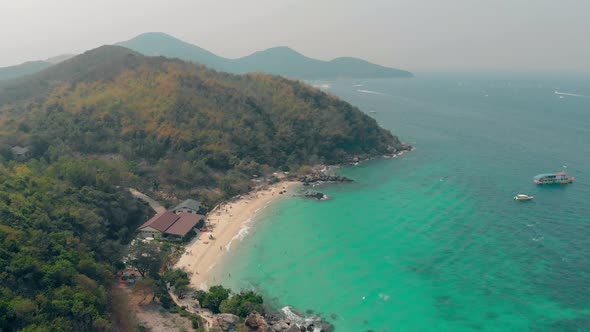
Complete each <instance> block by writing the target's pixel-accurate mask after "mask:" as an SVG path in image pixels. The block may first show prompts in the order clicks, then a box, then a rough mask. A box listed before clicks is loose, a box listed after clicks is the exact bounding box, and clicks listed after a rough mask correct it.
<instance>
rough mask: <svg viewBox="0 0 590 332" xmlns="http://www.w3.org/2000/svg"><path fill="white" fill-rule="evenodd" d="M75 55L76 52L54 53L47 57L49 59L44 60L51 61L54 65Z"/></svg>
mask: <svg viewBox="0 0 590 332" xmlns="http://www.w3.org/2000/svg"><path fill="white" fill-rule="evenodd" d="M75 56H76V54H62V55H56V56H54V57H51V58H49V59H47V60H45V61H47V62H50V63H52V64H54V65H55V64H58V63H60V62H63V61H66V60H68V59H71V58H73V57H75Z"/></svg>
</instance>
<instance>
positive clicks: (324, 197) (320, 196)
mask: <svg viewBox="0 0 590 332" xmlns="http://www.w3.org/2000/svg"><path fill="white" fill-rule="evenodd" d="M304 196H305V197H306V198H312V199H316V200H318V201H325V200H328V199H329V198H330V197H329V196H328V195H326V194H323V193H321V192H317V191H308V192H306V193H305V195H304Z"/></svg>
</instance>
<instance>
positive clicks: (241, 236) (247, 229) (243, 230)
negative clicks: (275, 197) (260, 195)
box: [225, 200, 272, 251]
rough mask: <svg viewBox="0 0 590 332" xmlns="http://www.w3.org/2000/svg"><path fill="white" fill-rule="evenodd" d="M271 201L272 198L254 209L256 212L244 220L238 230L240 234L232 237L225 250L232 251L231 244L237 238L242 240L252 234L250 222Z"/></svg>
mask: <svg viewBox="0 0 590 332" xmlns="http://www.w3.org/2000/svg"><path fill="white" fill-rule="evenodd" d="M271 203H272V200H270V201H268V202H267V203H266V204H264V206H263V207H261V208H258V209H256V210H254V214H253V215H252V217H250V218H248V220H246V221H245V222H244V225H242V227H241V228H240V231H239V232H238V234H236V235H234V237H232V238H231V240H230V241H229V243H228V244H226V245H225V250H226V251H230V249H231V244H232V243H233V242H234V241H235V240H239V241H242V240H243V239H245V238H246V236H247V235H248V234H250V228H251V227H250V226H249V224H250V223H251V222H252V218H254V217H255V216H256V215H257V214H258V212H260V211H261V210H264V209H266V207H267V206H269V205H270V204H271Z"/></svg>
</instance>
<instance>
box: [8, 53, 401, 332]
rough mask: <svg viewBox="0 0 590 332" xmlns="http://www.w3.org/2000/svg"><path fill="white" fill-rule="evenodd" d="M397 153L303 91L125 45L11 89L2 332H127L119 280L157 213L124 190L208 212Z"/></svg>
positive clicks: (356, 118) (387, 137)
mask: <svg viewBox="0 0 590 332" xmlns="http://www.w3.org/2000/svg"><path fill="white" fill-rule="evenodd" d="M15 146H22V147H27V148H28V149H29V152H30V154H26V155H24V156H22V155H21V156H18V155H15V152H14V151H21V150H22V149H21V150H18V149H17V150H14V149H13V147H15ZM400 147H401V143H400V142H399V140H398V139H397V137H395V136H393V135H392V134H391V133H390V132H389V131H387V130H384V129H382V128H380V127H379V126H378V125H377V123H376V122H375V120H373V119H372V118H370V117H368V116H367V115H365V114H364V113H362V112H361V111H359V110H358V109H356V108H355V107H353V106H351V105H349V104H348V103H345V102H343V101H341V100H339V99H338V98H336V97H333V96H329V95H327V94H325V93H323V92H320V91H319V90H316V89H314V88H311V87H310V86H307V85H305V84H303V83H300V82H295V81H290V80H287V79H284V78H280V77H275V76H269V75H263V74H251V75H244V76H238V75H232V74H225V73H219V72H216V71H213V70H210V69H207V68H206V67H203V66H199V65H195V64H189V63H185V62H182V61H180V60H170V59H166V58H163V57H145V56H143V55H140V54H138V53H136V52H133V51H130V50H128V49H125V48H122V47H115V46H104V47H100V48H98V49H95V50H93V51H89V52H87V53H85V54H83V55H80V56H77V57H74V58H72V59H69V60H66V61H64V62H61V63H59V64H57V65H55V66H52V67H50V68H48V69H46V70H44V71H42V72H40V73H38V74H35V75H32V76H29V77H26V78H21V79H18V80H12V81H6V82H2V83H1V84H0V330H4V331H13V330H21V329H22V330H25V331H88V330H116V329H117V328H119V329H120V328H121V326H122V325H121V322H120V319H119V318H117V316H116V315H114V314H115V313H116V312H117V310H114V307H113V306H114V304H116V303H114V302H113V301H112V294H110V292H111V282H112V280H113V273H114V271H115V266H116V265H117V262H119V260H120V255H121V247H122V245H123V244H125V243H127V242H128V241H129V240H130V238H131V237H132V235H133V232H134V230H135V229H136V227H137V226H138V225H139V224H140V223H141V222H143V221H145V217H146V215H147V214H148V213H146V209H147V207H145V206H144V205H141V204H139V203H138V202H137V201H136V200H135V199H133V198H132V197H131V196H130V195H129V193H128V192H127V191H126V189H125V188H126V187H128V186H138V187H141V188H142V189H144V190H152V193H153V194H161V195H162V196H161V197H168V198H170V197H178V196H184V197H183V198H186V196H189V195H190V196H191V197H196V198H198V199H201V200H203V201H204V203H205V206H207V205H209V206H211V205H213V204H215V203H216V202H218V201H219V200H221V199H223V198H227V197H230V196H232V195H235V194H237V193H241V192H244V191H247V190H248V189H249V188H250V186H251V183H252V182H251V179H252V177H253V176H254V175H258V176H260V175H265V174H266V175H267V174H269V173H271V172H273V171H276V170H278V169H280V170H283V171H293V172H295V171H298V170H299V169H302V170H305V169H308V165H313V164H317V163H338V162H342V161H345V160H347V159H349V158H352V157H353V156H361V155H362V156H369V155H378V154H383V153H386V152H391V151H393V150H394V149H399V148H400Z"/></svg>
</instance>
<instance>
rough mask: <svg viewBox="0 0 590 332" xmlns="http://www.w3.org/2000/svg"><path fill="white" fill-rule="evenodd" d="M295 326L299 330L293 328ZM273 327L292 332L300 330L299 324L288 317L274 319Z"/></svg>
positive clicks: (277, 329) (282, 331) (279, 331)
mask: <svg viewBox="0 0 590 332" xmlns="http://www.w3.org/2000/svg"><path fill="white" fill-rule="evenodd" d="M293 327H295V328H296V329H297V330H293ZM272 329H273V330H275V331H277V332H286V331H289V332H292V331H299V330H298V329H299V328H298V327H297V325H295V324H294V323H293V322H291V321H290V320H288V319H285V318H281V319H279V320H277V321H273V322H272Z"/></svg>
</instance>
